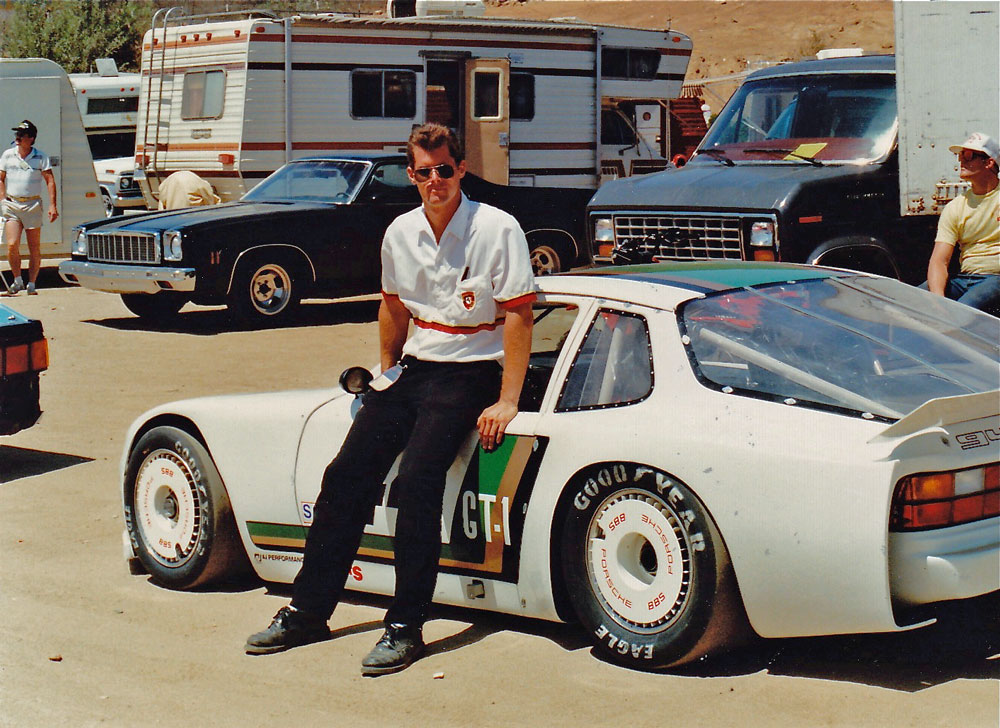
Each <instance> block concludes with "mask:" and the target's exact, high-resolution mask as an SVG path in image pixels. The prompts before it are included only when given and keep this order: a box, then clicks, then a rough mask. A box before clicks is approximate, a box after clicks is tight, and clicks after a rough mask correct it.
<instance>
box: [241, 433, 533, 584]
mask: <svg viewBox="0 0 1000 728" xmlns="http://www.w3.org/2000/svg"><path fill="white" fill-rule="evenodd" d="M546 443H547V439H546V438H536V437H530V436H517V435H507V436H506V437H505V438H504V441H503V443H502V444H501V445H500V446H499V447H498V448H497V449H496V450H495V451H493V452H490V453H487V452H485V451H484V450H483V449H482V448H480V447H478V446H477V447H476V449H475V451H474V453H473V455H472V457H471V458H470V460H469V466H468V469H467V470H466V472H465V476H464V478H463V479H462V483H461V486H460V487H459V488H458V489H457V493H456V495H455V496H454V500H452V501H449V500H447V496H446V501H445V508H444V513H443V515H442V529H441V530H442V533H441V542H442V546H441V560H440V563H439V565H440V568H441V570H442V571H448V572H452V573H468V574H483V573H486V574H489V575H490V577H491V578H499V579H503V580H509V581H516V579H517V568H518V559H517V558H516V556H517V552H518V551H519V549H520V541H521V530H522V527H523V524H524V514H525V510H526V507H527V502H528V497H529V496H530V495H531V489H532V487H533V486H534V483H535V477H536V476H537V474H538V467H539V464H540V463H541V458H542V455H543V454H544V451H545V445H546ZM384 487H385V489H386V492H385V493H383V497H382V499H381V503H382V504H383V505H382V506H380V507H381V508H383V509H384V510H394V509H395V505H394V504H395V498H394V497H393V493H392V485H391V484H386V485H385V486H384ZM446 492H447V491H446ZM313 506H314V504H312V503H302V504H301V506H300V507H301V515H302V519H303V522H304V523H306V525H305V526H299V525H294V526H293V525H288V524H279V523H261V522H248V523H247V529H248V531H249V532H250V539H251V541H252V542H253V544H254V545H255V546H257V547H258V548H261V549H267V550H272V551H286V552H288V551H291V552H296V553H301V552H302V551H303V550H304V549H305V539H306V533H307V532H308V530H309V526H308V524H309V523H311V521H312V516H313ZM379 520H380V522H382V523H390V524H394V523H395V518H388V519H384V520H381V519H379ZM368 525H369V527H368V528H367V529H366V531H365V534H364V536H363V537H362V539H361V548H359V549H358V556H359V557H360V558H364V559H371V560H391V559H392V557H393V536H394V533H392V532H391V531H392V528H391V527H387V526H385V525H383V526H381V527H376V526H375V525H374V522H373V523H370V524H368ZM376 530H381V531H382V532H381V533H378V532H373V531H376Z"/></svg>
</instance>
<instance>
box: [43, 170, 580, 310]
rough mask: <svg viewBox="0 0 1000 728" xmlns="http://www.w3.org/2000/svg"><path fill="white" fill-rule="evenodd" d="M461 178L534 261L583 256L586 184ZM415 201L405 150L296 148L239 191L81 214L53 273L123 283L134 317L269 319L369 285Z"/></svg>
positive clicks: (116, 289)
mask: <svg viewBox="0 0 1000 728" xmlns="http://www.w3.org/2000/svg"><path fill="white" fill-rule="evenodd" d="M462 189H463V190H464V191H465V193H466V194H467V195H468V196H469V197H470V198H472V199H475V200H479V201H482V202H487V203H489V204H492V205H495V206H497V207H500V208H502V209H505V210H507V211H509V212H510V213H511V214H513V215H514V216H515V217H516V218H517V219H518V221H519V222H520V224H521V226H522V228H523V229H524V230H525V233H526V234H527V236H528V241H529V245H530V247H531V248H532V260H533V263H534V265H535V266H536V272H540V273H549V272H558V271H560V270H562V269H564V268H569V267H571V266H573V265H581V264H586V263H589V262H590V253H589V250H587V249H585V248H584V247H583V245H584V243H583V240H584V229H583V220H584V210H585V208H586V203H587V200H588V199H589V196H590V191H589V190H578V189H572V190H570V189H567V190H561V189H559V190H556V189H544V188H534V187H532V188H527V187H524V188H521V187H506V186H502V185H495V184H492V183H489V182H486V181H484V180H482V179H480V178H478V177H475V176H473V175H466V177H465V179H464V180H463V182H462ZM419 204H420V196H419V193H418V191H417V189H416V187H414V186H413V185H412V184H411V183H410V181H409V178H408V177H407V174H406V157H405V156H404V155H400V154H384V155H364V156H348V157H314V158H309V159H301V160H296V161H294V162H291V163H289V164H286V165H285V166H284V167H282V168H281V169H279V170H278V171H276V172H275V173H274V174H272V175H271V176H270V177H268V178H267V179H265V180H264V181H262V182H261V183H260V184H259V185H257V186H256V187H254V189H252V190H251V191H250V192H248V193H247V194H246V195H244V197H243V199H242V200H240V201H239V202H235V203H231V204H226V205H217V206H212V207H195V208H189V209H184V210H173V211H166V212H157V213H150V214H140V215H133V216H127V217H115V218H111V219H109V220H97V221H94V222H91V223H87V224H85V225H83V226H81V227H80V228H78V229H77V230H76V232H75V234H74V241H73V254H72V260H70V261H66V262H64V263H62V264H61V265H60V266H59V273H60V275H61V276H62V278H63V279H64V280H66V281H67V282H69V283H75V284H79V285H82V286H85V287H87V288H93V289H96V290H101V291H109V292H113V293H119V294H121V297H122V300H123V302H124V303H125V306H126V307H127V308H128V309H129V310H130V311H132V312H133V313H135V314H136V315H138V316H148V317H158V316H167V315H172V314H175V313H177V311H179V310H180V308H181V306H183V305H184V304H185V303H186V302H187V301H193V302H194V303H198V304H206V305H218V304H225V305H227V306H228V307H229V308H230V310H231V311H232V312H233V313H235V314H236V316H237V317H238V318H240V319H242V320H244V321H259V322H263V321H277V320H280V319H283V318H284V317H285V316H287V315H288V314H289V313H290V312H291V311H292V310H293V309H294V308H295V305H296V304H297V303H298V302H299V300H300V299H301V298H302V297H303V296H309V297H330V298H339V297H343V296H352V295H359V294H363V293H373V292H376V291H378V290H379V284H380V267H381V266H380V256H379V251H380V247H381V242H382V236H383V234H384V232H385V229H386V228H387V227H388V225H389V223H390V222H391V221H392V220H393V219H394V218H396V217H397V216H398V215H400V214H401V213H403V212H406V211H408V210H411V209H413V208H414V207H416V206H417V205H419Z"/></svg>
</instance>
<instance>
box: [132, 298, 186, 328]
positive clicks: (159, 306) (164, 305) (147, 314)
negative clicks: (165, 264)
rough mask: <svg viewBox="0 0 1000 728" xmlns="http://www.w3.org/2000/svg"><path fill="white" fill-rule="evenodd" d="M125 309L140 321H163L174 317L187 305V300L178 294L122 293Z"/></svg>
mask: <svg viewBox="0 0 1000 728" xmlns="http://www.w3.org/2000/svg"><path fill="white" fill-rule="evenodd" d="M121 297H122V303H124V304H125V308H127V309H128V310H129V311H131V312H132V313H134V314H135V315H136V316H138V317H139V318H142V319H148V320H150V321H164V320H167V319H170V318H171V317H173V316H176V315H177V313H178V312H179V311H180V310H181V308H183V307H184V304H185V303H187V298H185V297H184V296H182V295H181V294H179V293H172V292H169V291H164V292H163V293H123V294H121Z"/></svg>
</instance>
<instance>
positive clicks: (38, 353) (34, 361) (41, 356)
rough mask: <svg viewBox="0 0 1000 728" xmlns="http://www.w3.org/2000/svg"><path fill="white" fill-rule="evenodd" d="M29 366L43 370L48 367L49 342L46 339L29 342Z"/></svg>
mask: <svg viewBox="0 0 1000 728" xmlns="http://www.w3.org/2000/svg"><path fill="white" fill-rule="evenodd" d="M31 368H32V369H33V370H34V371H36V372H43V371H45V370H46V369H48V368H49V342H48V340H47V339H42V340H41V341H34V342H32V343H31Z"/></svg>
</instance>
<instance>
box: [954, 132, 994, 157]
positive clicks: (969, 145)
mask: <svg viewBox="0 0 1000 728" xmlns="http://www.w3.org/2000/svg"><path fill="white" fill-rule="evenodd" d="M948 149H949V151H952V152H954V153H955V154H958V153H959V152H960V151H962V150H963V149H971V150H972V151H974V152H982V153H983V154H985V155H986V156H987V157H990V158H991V159H992V160H993V161H994V162H996V163H997V164H1000V145H998V144H997V140H996V139H994V138H993V137H988V136H986V135H985V134H983V133H981V132H978V131H974V132H972V135H971V136H970V137H969V138H968V139H966V140H965V141H964V142H962V143H961V144H954V145H952V146H950V147H948Z"/></svg>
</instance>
